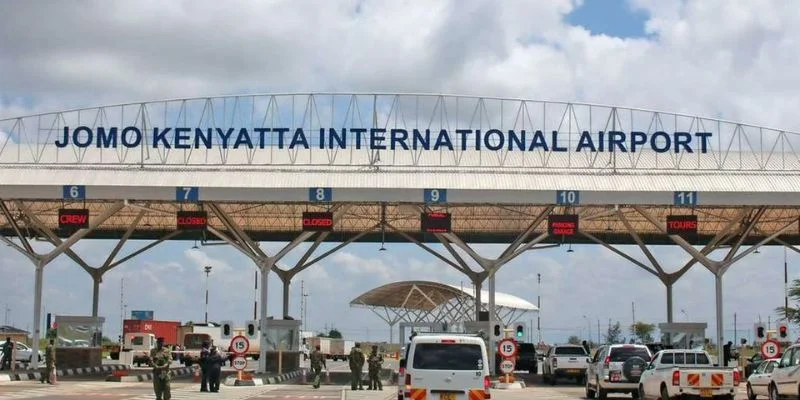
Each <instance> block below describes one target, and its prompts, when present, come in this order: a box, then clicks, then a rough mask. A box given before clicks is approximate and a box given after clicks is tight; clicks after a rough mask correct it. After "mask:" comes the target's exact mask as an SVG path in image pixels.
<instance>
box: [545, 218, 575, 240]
mask: <svg viewBox="0 0 800 400" xmlns="http://www.w3.org/2000/svg"><path fill="white" fill-rule="evenodd" d="M547 232H548V233H549V234H550V236H575V235H577V234H578V215H577V214H559V215H550V216H548V217H547Z"/></svg>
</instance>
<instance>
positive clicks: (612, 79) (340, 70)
mask: <svg viewBox="0 0 800 400" xmlns="http://www.w3.org/2000/svg"><path fill="white" fill-rule="evenodd" d="M77 4H78V5H76V3H52V2H43V1H26V2H2V3H0V14H2V15H5V16H8V18H6V19H5V21H4V23H3V24H2V25H0V118H3V117H12V116H18V115H24V114H30V113H35V112H40V111H53V110H62V109H69V108H73V107H81V106H93V105H100V104H111V103H118V102H129V101H141V100H156V99H164V98H175V97H191V96H205V95H217V94H238V93H253V92H265V93H269V92H294V91H297V92H303V91H342V92H350V91H352V92H363V91H379V92H394V91H397V92H433V93H458V94H475V95H484V96H497V97H523V98H531V99H544V100H564V101H584V102H591V103H603V104H616V105H621V106H629V107H641V108H650V109H661V110H666V111H672V112H681V113H687V114H692V115H700V116H705V117H718V118H724V119H729V120H736V121H746V122H749V123H752V124H757V125H764V126H771V127H778V128H784V129H789V130H795V131H796V130H797V129H798V126H799V125H800V113H798V112H797V111H796V110H797V109H798V107H799V106H800V96H797V93H798V90H800V75H798V74H797V72H796V66H797V65H798V64H800V32H798V31H797V30H796V29H792V27H794V26H797V25H798V23H800V8H798V7H797V5H796V3H795V2H793V1H791V0H786V1H778V0H772V1H766V0H765V1H761V2H729V1H726V0H702V1H689V0H631V1H625V0H609V1H601V0H587V1H575V0H541V1H522V0H519V1H504V2H499V3H498V2H489V1H472V0H467V1H464V0H460V1H456V0H449V1H448V0H436V1H426V2H398V1H388V0H386V1H370V0H344V1H338V2H328V1H307V2H290V1H264V2H247V1H234V2H230V3H226V4H225V5H224V6H222V5H220V4H219V2H215V1H205V0H200V1H174V2H161V1H146V0H143V1H136V2H114V3H106V2H99V1H83V2H81V3H77ZM0 135H2V133H0ZM113 245H114V243H112V242H108V241H82V242H79V243H78V245H77V246H76V251H77V252H78V253H79V254H81V255H83V256H84V257H85V258H86V259H87V260H89V262H90V263H91V264H92V265H100V264H101V263H102V262H103V254H107V253H108V252H109V250H110V249H111V248H112V247H113ZM130 245H131V246H132V247H131V248H135V246H141V245H143V244H142V243H135V242H132V243H130ZM39 246H41V248H43V249H44V248H46V247H47V246H46V245H44V244H39ZM280 246H282V244H280V243H263V244H262V247H263V248H264V249H266V250H267V251H268V252H269V251H272V252H274V251H275V250H276V249H277V248H279V247H280ZM378 246H379V245H376V244H355V245H350V246H348V247H346V248H345V249H343V250H342V251H340V252H338V253H336V254H335V255H333V256H331V257H329V258H327V259H325V260H323V261H322V262H320V263H319V264H318V265H315V266H313V267H311V268H309V269H308V270H306V271H304V272H302V273H300V274H299V275H298V276H296V277H295V280H294V281H293V283H292V286H291V290H292V291H291V302H290V303H291V304H290V314H291V315H293V316H299V314H300V311H299V308H300V306H299V304H300V282H301V281H303V285H304V287H305V288H306V289H307V291H308V294H309V296H308V317H309V322H308V326H309V327H310V328H312V329H314V330H322V329H323V328H325V327H331V326H334V327H336V328H337V329H339V330H340V331H342V332H343V333H344V334H345V336H346V337H348V338H353V339H355V340H364V339H368V340H387V339H388V337H389V333H388V328H387V326H386V325H385V323H383V322H382V321H381V320H380V319H379V318H378V317H377V316H375V315H373V314H372V313H371V312H370V311H369V310H365V309H361V308H351V307H349V305H348V304H349V302H350V301H351V300H352V299H354V298H355V297H357V296H358V295H359V294H361V293H363V292H365V291H367V290H369V289H371V288H374V287H376V286H380V285H383V284H387V283H390V282H394V281H398V280H409V279H430V280H436V281H440V282H443V283H449V284H455V285H460V284H461V283H462V282H464V283H465V285H466V284H467V280H466V279H465V277H463V276H461V275H460V274H459V273H457V271H455V270H453V269H452V268H450V267H448V266H446V265H443V264H442V263H441V262H438V261H437V260H436V259H435V258H433V257H432V256H430V255H428V254H427V253H425V252H423V251H421V250H420V249H418V248H416V247H415V246H414V245H412V244H389V245H387V248H388V250H387V251H381V252H379V251H377V249H378ZM127 248H128V247H126V249H127ZM326 248H329V247H328V246H327V245H326V246H321V248H320V249H319V250H318V251H319V252H322V251H324V250H325V249H326ZM476 248H477V249H478V250H479V251H480V252H482V254H487V255H492V254H495V255H496V254H499V253H500V252H501V251H502V249H503V247H502V246H501V245H479V246H476ZM573 248H574V250H575V251H574V252H572V253H567V252H566V251H565V249H564V248H554V249H547V250H537V251H531V252H526V253H525V254H524V255H522V256H521V257H520V258H518V259H516V260H514V261H512V262H510V263H509V264H508V265H506V266H504V267H503V268H502V269H501V270H500V271H499V272H498V275H497V278H498V283H497V290H498V291H501V292H506V293H510V294H514V295H516V296H519V297H521V298H523V299H526V300H528V301H531V302H535V301H536V298H537V296H539V295H540V296H541V299H542V311H541V323H542V335H543V339H544V340H545V341H547V342H558V341H564V340H566V338H567V337H568V336H570V335H579V336H585V335H587V334H588V333H589V332H588V331H589V329H588V327H587V325H589V324H587V323H589V322H591V324H590V325H592V326H591V334H592V337H596V335H597V323H598V322H597V321H598V320H599V324H600V329H601V331H605V329H606V328H607V325H608V321H609V319H610V320H612V321H620V322H621V323H622V324H623V325H628V324H630V323H631V322H632V318H633V315H632V314H634V313H635V318H636V319H637V320H641V321H645V322H649V323H659V322H664V321H665V319H666V315H665V314H666V311H665V310H666V306H665V290H664V287H663V285H662V284H661V283H660V282H659V281H658V280H657V279H656V278H655V277H653V276H652V275H650V274H648V273H646V272H644V271H642V270H640V269H638V268H636V267H635V266H633V265H631V264H630V263H628V262H627V261H625V260H623V259H622V258H621V257H619V256H617V255H615V254H613V253H611V252H610V251H608V250H607V249H604V248H601V247H600V246H574V247H573ZM301 250H302V249H298V251H295V252H293V253H291V254H290V255H289V256H288V257H287V260H286V263H287V265H292V264H291V263H292V261H293V260H297V259H298V258H299V257H300V251H301ZM623 250H624V251H626V252H627V253H629V254H632V255H635V256H636V257H637V258H639V259H641V260H644V257H643V256H642V255H641V252H640V251H639V250H638V249H636V248H634V247H624V248H623ZM654 251H655V252H656V254H657V257H659V260H663V262H664V264H665V265H667V266H671V267H667V270H669V271H673V270H676V269H677V268H679V267H680V266H681V265H683V263H684V262H685V260H686V259H688V256H687V255H686V254H685V253H684V252H683V251H682V250H680V249H679V248H677V247H657V248H655V249H654ZM718 257H721V256H719V255H718ZM787 261H788V263H787V264H788V273H789V279H790V280H791V279H795V278H800V276H799V275H800V257H798V255H797V254H796V253H793V252H791V251H790V252H789V255H788V259H787ZM205 265H211V266H212V273H211V275H210V277H209V291H210V299H211V300H210V304H209V316H210V319H212V320H223V319H231V320H234V321H240V322H241V323H243V322H244V321H245V320H246V319H249V318H251V317H252V311H251V310H252V303H253V299H254V294H255V291H254V289H253V273H254V272H253V271H254V267H253V264H252V262H251V261H250V260H249V259H247V258H246V257H244V256H242V255H240V254H237V253H236V252H235V251H234V249H232V248H228V247H225V246H216V247H202V248H199V249H192V243H186V242H179V243H168V244H162V245H160V246H159V247H157V248H155V249H154V250H152V251H150V252H147V253H145V254H143V255H141V256H139V257H137V258H135V259H133V260H131V261H129V262H127V263H125V264H123V265H122V266H120V267H119V268H117V269H114V270H112V271H110V272H109V273H107V274H106V275H105V277H104V281H103V285H102V286H101V292H100V294H101V298H100V314H101V315H103V316H105V317H106V321H107V322H106V327H105V330H106V335H107V336H112V337H114V336H116V334H117V333H118V332H119V327H120V309H121V308H122V307H121V301H122V303H123V304H127V308H125V309H126V310H127V311H128V312H129V311H130V310H133V309H137V310H151V309H152V310H154V311H155V316H156V318H158V319H170V320H180V321H187V320H194V321H199V320H201V319H202V318H203V311H204V303H203V300H204V291H205V274H204V273H203V272H202V269H203V267H204V266H205ZM783 266H784V252H783V249H782V248H780V247H772V248H766V249H764V250H763V251H761V252H760V253H758V254H752V255H750V256H748V257H746V258H745V259H743V260H742V261H741V262H739V263H737V264H736V265H734V266H733V267H732V268H731V269H730V271H729V272H728V273H727V274H726V275H725V277H724V319H725V326H724V328H725V332H726V337H728V338H730V337H732V336H733V335H734V323H733V319H734V313H735V314H736V320H737V325H736V327H735V334H736V335H737V336H738V337H742V336H743V335H744V336H745V337H751V336H752V331H753V323H754V322H755V321H757V320H758V318H759V316H760V317H761V318H762V319H763V320H764V321H766V320H767V318H769V317H770V316H772V317H771V318H772V319H773V320H774V319H775V316H774V312H773V310H774V308H775V307H777V306H780V305H782V304H783V268H782V267H783ZM537 274H542V285H541V292H539V290H538V287H537V285H536V275H537ZM0 276H2V277H3V278H2V279H0V294H2V295H0V307H3V309H0V318H3V322H8V323H11V324H13V325H16V326H18V327H21V328H23V329H30V328H31V324H32V313H33V299H32V292H33V286H34V284H33V277H34V271H33V267H32V265H31V264H30V262H29V261H28V260H27V259H26V258H24V257H23V256H21V255H19V254H18V253H15V252H14V250H13V249H11V248H10V247H6V246H0ZM123 281H124V293H121V290H120V288H121V286H122V282H123ZM332 282H335V284H332ZM280 285H281V284H280V281H279V280H278V279H277V277H275V275H274V274H273V275H271V276H270V284H269V299H270V300H269V303H268V304H269V314H270V315H280V313H281V312H280V309H281V308H280V307H281V306H280V298H281V291H280V289H281V287H280ZM44 290H45V295H44V308H45V311H46V312H52V313H55V314H62V315H81V314H89V313H90V312H91V295H92V285H91V279H90V278H89V276H88V275H87V274H86V273H84V272H83V271H82V270H81V269H80V268H79V267H78V266H77V265H75V264H74V263H73V262H71V261H70V260H69V259H68V258H66V257H64V256H61V257H59V258H58V259H56V260H55V261H54V262H53V263H52V264H50V265H48V266H47V267H46V269H45V281H44ZM674 294H675V302H674V309H675V319H676V320H677V321H682V320H689V321H693V322H708V323H709V329H708V331H707V332H708V333H707V336H709V337H712V336H713V332H714V329H715V326H714V317H713V316H714V280H713V276H712V274H711V273H710V272H709V271H707V270H706V269H704V268H702V267H700V266H697V267H695V268H693V269H692V270H691V271H690V272H689V273H687V274H686V275H685V276H684V277H683V278H682V279H681V280H680V281H678V282H677V283H676V285H675V289H674ZM121 295H122V296H121ZM121 297H122V300H121ZM632 306H633V307H632ZM632 308H633V310H632ZM681 310H683V312H681ZM584 316H585V317H584ZM535 318H536V316H535V315H527V316H525V317H524V319H526V320H528V321H530V320H535ZM793 335H794V332H793ZM395 337H396V336H395Z"/></svg>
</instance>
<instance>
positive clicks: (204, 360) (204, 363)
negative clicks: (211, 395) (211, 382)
mask: <svg viewBox="0 0 800 400" xmlns="http://www.w3.org/2000/svg"><path fill="white" fill-rule="evenodd" d="M210 347H211V344H210V343H208V342H203V348H202V349H201V350H200V361H199V364H200V375H201V377H200V391H201V392H207V391H208V367H209V365H208V364H209V363H208V356H209V355H211V350H210Z"/></svg>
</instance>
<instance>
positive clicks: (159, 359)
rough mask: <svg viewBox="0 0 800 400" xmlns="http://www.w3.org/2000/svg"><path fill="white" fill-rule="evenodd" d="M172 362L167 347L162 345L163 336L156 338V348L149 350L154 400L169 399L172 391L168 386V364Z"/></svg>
mask: <svg viewBox="0 0 800 400" xmlns="http://www.w3.org/2000/svg"><path fill="white" fill-rule="evenodd" d="M171 363H172V356H171V355H170V352H169V349H167V348H166V347H164V338H163V337H160V338H158V339H157V340H156V348H155V349H153V350H150V366H152V367H153V390H154V391H155V393H156V400H169V399H170V398H171V397H172V393H171V391H170V387H169V381H170V379H169V374H170V371H169V365H170V364H171Z"/></svg>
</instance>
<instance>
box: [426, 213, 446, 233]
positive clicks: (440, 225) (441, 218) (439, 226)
mask: <svg viewBox="0 0 800 400" xmlns="http://www.w3.org/2000/svg"><path fill="white" fill-rule="evenodd" d="M451 223H452V222H451V219H450V213H444V212H426V213H422V214H420V227H421V228H422V231H423V232H425V233H448V232H450V230H451Z"/></svg>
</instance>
